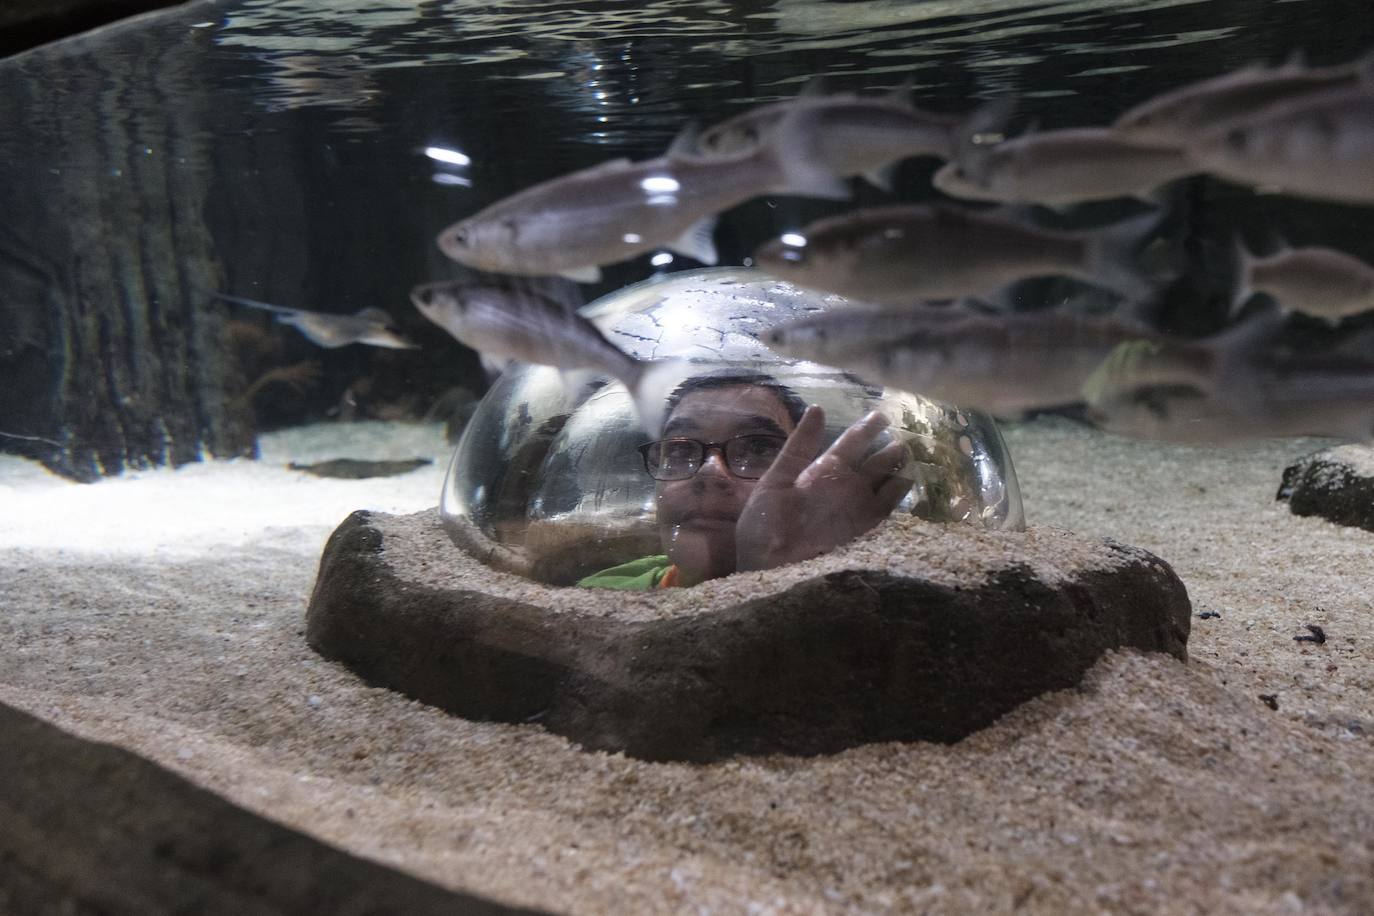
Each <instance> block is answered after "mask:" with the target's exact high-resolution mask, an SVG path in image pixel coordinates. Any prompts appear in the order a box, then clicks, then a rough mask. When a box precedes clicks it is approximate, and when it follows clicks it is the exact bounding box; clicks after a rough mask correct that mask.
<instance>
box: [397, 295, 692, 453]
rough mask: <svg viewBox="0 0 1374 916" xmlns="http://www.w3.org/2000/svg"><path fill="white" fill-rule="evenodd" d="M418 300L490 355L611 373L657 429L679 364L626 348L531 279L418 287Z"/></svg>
mask: <svg viewBox="0 0 1374 916" xmlns="http://www.w3.org/2000/svg"><path fill="white" fill-rule="evenodd" d="M410 300H411V302H413V303H414V304H415V307H416V308H417V309H419V311H420V313H421V314H422V315H424V316H425V317H426V318H428V319H429V320H430V321H432V322H434V323H435V324H437V325H438V326H439V327H441V328H443V329H444V330H445V331H447V332H448V333H449V335H450V336H452V337H453V338H454V339H455V340H457V341H458V342H459V343H462V344H465V345H466V346H469V347H471V348H472V349H474V350H477V351H478V352H479V353H481V354H482V355H483V357H484V358H492V357H494V358H496V359H501V360H507V359H515V360H520V361H522V362H527V363H538V364H541V365H546V366H556V367H558V368H559V369H566V370H584V369H585V370H592V371H594V372H599V373H602V374H604V375H609V376H610V377H612V378H614V379H616V380H618V381H619V382H620V383H621V384H623V385H624V386H625V388H626V389H627V390H628V391H629V393H630V397H631V398H632V400H633V401H634V403H635V409H636V410H637V411H638V412H639V416H640V420H641V421H642V422H643V423H644V424H645V428H646V429H650V430H653V429H656V428H657V425H658V417H659V416H660V415H661V412H662V410H663V397H664V395H666V394H667V389H666V384H667V383H666V381H664V382H662V383H661V384H660V382H661V379H660V372H661V371H668V372H671V371H672V367H673V366H674V363H673V362H671V361H663V362H656V361H652V360H643V359H638V358H636V357H634V356H631V355H630V354H628V353H626V352H624V351H623V350H621V349H620V348H619V347H617V346H616V345H615V344H613V343H611V342H610V341H609V340H607V339H606V337H605V335H603V334H602V333H601V331H600V330H599V329H598V328H597V327H596V325H594V324H592V323H591V322H590V321H588V320H587V319H586V318H584V317H582V316H581V315H579V314H578V313H577V311H576V309H575V307H574V306H573V305H572V303H569V302H564V301H560V300H559V299H557V298H555V297H553V296H550V295H547V294H545V293H544V292H542V291H540V290H539V289H535V288H531V287H528V286H523V287H522V286H516V285H511V284H503V283H497V282H475V281H474V282H468V281H443V282H438V283H425V284H421V285H419V286H416V287H415V288H414V289H412V290H411V292H410ZM664 377H665V378H666V376H664ZM660 388H663V390H659V389H660Z"/></svg>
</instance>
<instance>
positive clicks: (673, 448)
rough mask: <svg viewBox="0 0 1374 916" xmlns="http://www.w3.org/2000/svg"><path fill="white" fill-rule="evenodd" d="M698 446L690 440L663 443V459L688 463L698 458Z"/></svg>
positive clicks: (670, 440)
mask: <svg viewBox="0 0 1374 916" xmlns="http://www.w3.org/2000/svg"><path fill="white" fill-rule="evenodd" d="M696 452H697V445H696V443H695V442H693V441H691V440H690V439H678V440H672V439H669V440H668V441H667V442H665V443H663V457H664V459H666V460H669V461H688V460H691V459H693V458H695V457H696Z"/></svg>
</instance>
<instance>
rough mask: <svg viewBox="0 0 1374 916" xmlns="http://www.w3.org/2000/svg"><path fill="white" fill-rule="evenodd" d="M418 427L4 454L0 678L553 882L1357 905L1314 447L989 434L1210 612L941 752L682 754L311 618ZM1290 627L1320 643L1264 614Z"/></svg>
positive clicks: (83, 720) (1353, 633)
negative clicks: (432, 684) (499, 716)
mask: <svg viewBox="0 0 1374 916" xmlns="http://www.w3.org/2000/svg"><path fill="white" fill-rule="evenodd" d="M352 431H353V432H358V431H359V430H352ZM383 431H384V430H381V429H378V430H374V432H383ZM399 432H400V431H399V428H398V430H397V434H399ZM432 434H433V439H432V440H431V441H432V442H433V443H434V445H433V446H432V451H433V452H434V453H435V456H436V457H441V460H440V461H439V462H438V463H437V464H436V465H435V466H433V467H431V468H425V469H422V470H421V471H417V472H414V473H413V474H411V475H406V476H404V477H400V478H389V479H385V480H372V481H327V480H317V479H315V478H310V477H305V476H303V475H299V474H296V473H294V472H286V471H281V470H278V469H273V468H265V467H261V466H254V465H251V464H250V463H246V462H242V463H241V462H225V463H215V464H212V465H206V466H202V467H192V468H185V469H182V470H181V471H177V472H156V473H145V474H141V475H138V478H137V479H126V480H116V481H109V482H105V483H101V484H98V485H95V486H79V485H75V484H67V483H65V482H61V481H57V480H54V479H49V478H48V477H47V475H46V474H45V473H44V472H41V471H37V470H35V469H34V468H33V467H32V466H26V465H23V464H22V463H20V462H15V461H9V462H6V463H5V465H4V466H3V467H4V470H3V471H0V475H3V476H0V500H3V506H4V517H3V519H0V558H2V560H0V562H3V571H4V575H3V577H0V608H3V609H4V610H3V615H0V701H4V702H6V703H10V704H13V705H15V706H18V707H20V708H23V709H26V710H29V711H31V712H33V713H35V714H37V715H40V716H43V717H44V718H47V719H49V720H51V721H53V722H55V723H56V724H58V725H60V726H62V727H64V728H68V729H70V730H72V731H74V732H76V733H78V734H81V735H84V736H87V737H93V738H98V739H101V740H110V741H114V742H116V743H119V744H121V745H123V746H125V747H128V748H130V749H132V750H134V751H136V752H138V753H141V754H144V755H146V756H148V757H150V758H152V759H154V760H156V761H158V762H160V763H162V764H164V765H166V766H168V767H170V768H172V769H174V770H176V771H178V772H180V773H182V774H184V775H186V776H188V777H189V778H191V779H192V780H194V781H196V782H198V783H200V784H202V785H205V786H207V787H209V788H211V789H213V790H215V791H217V792H220V793H222V794H224V795H225V796H227V797H228V798H230V799H231V800H233V801H235V802H237V803H240V804H243V805H245V806H247V807H249V808H251V809H253V810H255V811H259V812H261V813H263V814H266V815H268V816H270V817H273V818H275V819H278V820H280V821H282V822H284V823H287V824H290V825H292V826H296V827H299V828H301V829H304V830H307V831H309V832H311V833H313V834H315V835H317V836H319V837H321V838H323V839H325V840H327V841H329V842H332V843H335V844H337V845H340V846H343V847H345V848H347V849H349V850H351V851H354V852H356V853H359V854H362V855H365V856H369V857H371V858H375V859H377V860H379V861H383V862H387V863H391V864H394V865H396V866H398V867H401V868H404V869H406V870H408V871H411V872H413V873H415V874H417V875H420V876H422V877H424V878H427V879H429V880H432V881H435V882H438V883H441V884H445V885H448V886H452V887H456V888H463V889H465V890H470V891H474V892H477V893H481V894H486V895H489V896H493V897H497V898H499V899H502V900H505V901H509V902H513V903H519V904H525V905H532V906H539V907H544V908H548V909H551V910H556V911H566V912H575V913H588V914H591V913H605V912H626V913H652V912H675V913H676V912H692V913H699V912H718V913H767V912H788V913H794V912H795V913H812V912H843V911H854V912H884V911H890V912H898V911H901V912H911V911H918V912H969V911H992V912H1007V911H1011V910H1014V909H1016V910H1021V911H1026V912H1037V913H1063V912H1068V911H1075V912H1084V911H1088V912H1092V911H1111V912H1125V911H1139V912H1231V913H1271V912H1272V913H1277V912H1317V913H1327V912H1345V913H1369V912H1374V534H1372V533H1370V532H1367V531H1360V530H1358V529H1348V528H1340V527H1337V526H1334V525H1331V524H1328V523H1326V522H1323V521H1321V520H1318V519H1315V518H1295V517H1293V516H1291V515H1290V514H1289V512H1288V510H1287V507H1286V505H1285V504H1283V503H1277V502H1275V500H1274V492H1275V491H1276V490H1277V488H1278V483H1279V477H1280V473H1281V471H1282V469H1283V467H1284V466H1285V465H1286V464H1288V463H1290V462H1291V461H1292V460H1294V459H1296V458H1297V457H1299V456H1301V455H1303V454H1306V453H1307V452H1310V451H1312V450H1315V449H1316V448H1319V447H1321V446H1322V445H1323V444H1326V443H1322V442H1318V441H1315V440H1312V441H1306V442H1287V443H1272V444H1266V445H1263V446H1259V447H1254V448H1245V449H1232V450H1226V451H1222V450H1204V449H1184V448H1171V447H1164V446H1157V445H1149V444H1137V443H1132V442H1128V441H1126V440H1120V439H1114V438H1108V437H1104V436H1101V435H1098V434H1094V433H1090V432H1086V431H1084V430H1082V429H1080V428H1078V427H1075V426H1072V425H1070V424H1068V423H1064V422H1045V421H1040V422H1036V423H1033V424H1029V425H1026V426H1022V427H1015V428H1010V429H1008V430H1007V439H1008V442H1009V445H1010V447H1011V450H1012V454H1013V456H1014V457H1015V459H1016V462H1017V469H1018V472H1019V475H1020V478H1021V483H1022V489H1023V492H1024V495H1025V499H1026V510H1027V516H1028V519H1029V520H1030V522H1031V523H1032V524H1038V525H1055V526H1062V527H1065V528H1069V529H1073V530H1075V531H1077V532H1079V533H1081V534H1088V535H1106V536H1111V537H1114V538H1116V539H1118V540H1121V541H1124V542H1126V543H1129V544H1134V545H1137V546H1140V547H1144V548H1147V549H1149V550H1152V551H1154V552H1155V553H1157V554H1159V555H1160V556H1162V557H1163V558H1164V559H1166V560H1168V561H1169V562H1170V563H1172V564H1173V565H1174V567H1175V569H1176V570H1177V571H1178V573H1179V575H1180V576H1181V577H1182V578H1183V580H1184V582H1185V583H1186V584H1187V585H1188V588H1189V592H1190V594H1191V595H1192V598H1193V602H1194V605H1195V610H1197V611H1202V610H1212V611H1216V612H1219V613H1220V614H1221V615H1222V616H1221V618H1220V619H1208V620H1199V619H1196V618H1195V619H1194V622H1193V635H1192V639H1191V641H1190V647H1189V648H1190V653H1191V656H1192V660H1191V661H1190V663H1189V664H1187V665H1183V664H1180V663H1178V662H1176V661H1174V660H1172V659H1169V658H1167V657H1162V656H1146V655H1140V654H1135V653H1112V654H1109V655H1108V656H1106V657H1104V659H1103V660H1102V661H1101V662H1100V663H1099V664H1098V665H1097V666H1096V667H1095V668H1093V669H1092V671H1091V672H1090V673H1089V675H1088V677H1087V679H1086V681H1085V683H1084V684H1083V685H1082V687H1081V688H1080V689H1078V690H1072V691H1063V692H1060V693H1057V694H1052V695H1048V696H1044V697H1041V698H1039V699H1037V700H1035V701H1032V702H1031V703H1028V704H1026V705H1025V706H1023V707H1021V708H1020V709H1018V710H1017V711H1016V712H1014V713H1012V714H1011V715H1009V716H1007V717H1006V718H1005V719H1003V720H1002V721H1000V722H999V723H997V724H996V725H994V726H993V727H991V728H988V729H985V730H984V731H982V732H979V733H977V734H975V735H974V736H972V737H971V738H969V739H967V740H965V741H963V742H961V743H959V744H958V745H954V746H951V747H947V746H939V745H929V744H907V745H902V744H885V745H873V746H868V747H862V748H857V749H854V750H851V751H847V752H845V753H842V754H839V755H835V756H832V757H821V758H812V759H800V758H789V757H777V756H774V757H764V758H739V759H735V760H732V761H727V762H722V763H717V764H712V765H707V766H689V765H683V764H646V763H642V762H639V761H635V760H631V759H626V758H624V757H622V756H612V755H606V754H600V753H585V752H582V751H579V750H578V749H577V748H575V747H573V746H571V745H570V744H569V743H568V742H567V741H565V740H563V739H562V738H559V737H557V736H553V735H549V734H547V733H545V732H544V731H542V730H541V729H540V728H538V727H537V726H510V725H496V724H487V723H475V722H468V721H464V720H461V719H456V718H453V717H450V716H447V715H445V714H443V713H440V712H437V711H435V710H433V709H430V708H427V707H424V706H421V705H420V704H417V703H413V702H411V701H408V700H406V699H404V698H402V697H400V696H397V695H395V694H392V693H390V692H388V691H385V690H377V689H372V688H369V687H367V686H366V685H364V684H362V683H361V682H360V681H358V679H357V678H355V677H354V676H353V675H351V674H350V673H349V672H348V671H346V670H345V669H343V668H341V667H339V666H337V665H334V664H332V663H328V662H325V661H323V660H321V659H319V658H318V657H316V656H315V655H314V654H313V653H312V652H311V651H310V650H309V648H308V647H307V646H306V645H305V643H304V639H303V635H302V633H303V615H304V610H305V603H306V600H307V598H308V595H309V590H310V588H311V585H312V581H313V577H314V572H315V566H316V563H317V561H318V558H319V549H320V547H321V545H322V543H323V538H324V536H325V535H326V534H327V533H328V531H329V530H330V529H331V528H332V527H333V525H334V524H336V523H337V522H338V521H340V520H342V518H343V517H344V516H345V515H346V514H347V512H348V511H349V510H351V509H353V508H362V507H372V508H378V509H383V510H386V511H393V512H409V511H414V510H416V509H419V508H422V507H424V506H428V505H433V504H434V503H435V502H436V501H437V495H438V491H439V481H440V479H441V477H442V473H443V463H444V460H443V459H446V457H447V449H445V448H444V447H443V446H442V439H441V435H440V433H439V432H438V430H437V428H435V429H434V430H432ZM278 446H280V450H278ZM307 448H311V449H318V450H317V451H313V452H310V453H309V454H306V450H307ZM407 448H408V449H409V450H407ZM407 448H403V449H401V451H400V452H393V453H391V454H376V453H371V454H364V453H362V452H361V451H360V449H361V446H359V445H357V444H355V445H353V446H350V447H349V448H347V449H345V450H344V451H342V452H338V453H336V454H327V453H326V452H325V450H324V448H323V447H322V446H307V445H306V444H304V443H301V444H292V443H288V442H274V443H271V447H270V448H268V447H265V448H264V452H265V453H270V454H272V456H273V460H274V461H278V462H283V463H284V461H285V460H286V456H287V454H288V452H291V451H292V450H293V449H300V452H297V453H295V454H292V455H291V457H304V458H305V459H306V460H317V459H321V458H328V457H336V456H339V455H344V454H347V455H349V456H352V457H396V458H400V457H411V456H412V455H422V454H426V452H424V451H422V450H416V449H417V448H419V447H418V446H415V445H413V444H411V445H410V446H408V447H407ZM16 465H19V467H17V468H16ZM221 513H223V514H222V515H221ZM1309 623H1310V624H1319V625H1320V626H1322V627H1323V628H1324V629H1325V632H1326V634H1327V636H1328V642H1327V643H1326V644H1325V645H1322V646H1317V645H1313V644H1311V643H1306V642H1295V641H1294V640H1293V637H1294V636H1298V635H1302V634H1304V633H1306V632H1307V631H1306V630H1305V629H1304V625H1305V624H1309ZM1259 694H1266V695H1274V696H1275V697H1276V699H1277V702H1278V706H1279V708H1278V710H1277V711H1274V710H1271V709H1269V708H1268V707H1267V706H1266V705H1265V704H1264V703H1262V702H1261V701H1260V700H1259V699H1258V695H1259Z"/></svg>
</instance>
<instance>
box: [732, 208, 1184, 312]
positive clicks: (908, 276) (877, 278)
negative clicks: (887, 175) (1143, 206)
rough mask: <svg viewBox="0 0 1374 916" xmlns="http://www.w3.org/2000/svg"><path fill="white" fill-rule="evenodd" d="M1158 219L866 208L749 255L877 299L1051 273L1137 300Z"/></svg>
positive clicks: (1148, 285)
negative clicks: (1084, 228) (1078, 222)
mask: <svg viewBox="0 0 1374 916" xmlns="http://www.w3.org/2000/svg"><path fill="white" fill-rule="evenodd" d="M1158 221H1159V214H1157V213H1147V214H1144V215H1142V216H1138V217H1132V218H1130V219H1127V220H1124V221H1121V222H1118V223H1115V224H1112V225H1110V226H1107V227H1105V228H1102V229H1096V230H1091V231H1088V232H1060V231H1053V230H1048V229H1041V228H1039V227H1036V226H1032V225H1030V224H1028V223H1024V222H1021V221H1019V220H1015V219H1011V218H1008V217H1007V216H1004V215H999V214H996V213H988V212H973V211H967V210H962V209H959V208H956V207H951V206H946V205H926V204H917V205H896V206H886V207H872V208H868V209H860V210H855V211H853V212H850V213H845V214H841V215H839V216H834V217H828V218H825V219H821V220H818V221H816V222H814V223H811V224H810V225H808V226H806V227H805V228H804V229H801V230H798V231H796V232H792V233H787V234H785V235H783V236H782V237H780V238H778V239H774V240H773V241H770V242H767V243H765V244H764V245H762V246H760V247H759V248H758V250H757V251H755V252H754V262H755V263H756V264H757V265H758V266H759V267H760V268H762V269H763V270H766V271H768V272H769V273H771V274H774V275H775V276H777V277H779V278H781V279H784V280H787V281H789V282H792V283H795V284H797V285H798V286H805V287H808V288H810V289H816V290H822V291H825V292H830V293H836V294H838V295H841V296H845V297H848V298H850V299H855V300H859V301H862V302H868V303H875V304H880V305H889V304H890V305H897V304H902V303H910V302H916V301H920V300H941V299H957V298H960V297H962V296H976V295H979V294H981V293H989V292H992V291H995V290H998V289H1001V288H1003V287H1005V286H1007V285H1008V284H1010V283H1013V282H1015V281H1017V280H1020V279H1022V278H1025V277H1036V276H1051V275H1063V276H1068V277H1074V278H1076V279H1079V280H1082V281H1085V282H1088V283H1092V284H1094V285H1098V286H1103V287H1106V288H1108V289H1111V290H1113V291H1115V292H1117V293H1119V294H1120V295H1122V296H1123V297H1125V298H1127V299H1130V300H1140V299H1145V298H1147V297H1149V296H1150V295H1151V293H1153V291H1154V287H1155V279H1154V278H1152V277H1150V276H1148V275H1147V272H1146V271H1145V269H1144V268H1143V267H1142V266H1141V265H1140V264H1138V263H1137V262H1136V260H1135V257H1134V253H1135V251H1136V250H1137V249H1138V248H1139V247H1141V245H1142V243H1143V239H1144V237H1145V236H1147V235H1148V234H1149V233H1150V232H1151V231H1152V230H1153V229H1154V228H1155V226H1156V225H1157V224H1158Z"/></svg>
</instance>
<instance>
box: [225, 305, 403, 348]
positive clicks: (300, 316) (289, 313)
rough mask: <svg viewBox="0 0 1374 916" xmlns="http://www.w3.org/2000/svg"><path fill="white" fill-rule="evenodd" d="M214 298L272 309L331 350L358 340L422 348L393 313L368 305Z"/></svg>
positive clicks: (307, 337)
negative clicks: (343, 308) (322, 308)
mask: <svg viewBox="0 0 1374 916" xmlns="http://www.w3.org/2000/svg"><path fill="white" fill-rule="evenodd" d="M215 297H216V298H217V299H223V300H224V301H226V302H233V303H234V304H236V305H246V306H248V307H249V308H255V309H261V310H263V311H267V312H271V313H272V314H273V315H274V316H275V317H276V319H277V321H278V322H280V323H281V324H289V325H291V326H292V327H294V328H295V329H296V330H298V331H300V332H301V333H302V334H304V335H305V337H306V339H307V340H309V341H310V342H311V343H313V344H315V345H316V346H320V347H324V348H326V349H329V350H333V349H336V348H338V347H346V346H348V345H349V344H355V343H358V344H367V345H369V346H373V347H386V348H388V349H392V350H418V349H419V348H420V345H419V344H417V343H414V342H412V341H410V340H408V339H407V338H406V337H405V336H403V335H402V334H401V333H400V331H398V330H396V323H395V322H394V321H393V320H392V318H391V316H390V315H388V314H387V313H386V312H384V311H382V310H381V309H378V308H365V309H362V310H360V311H358V312H355V313H354V314H352V315H334V314H330V313H328V312H310V311H306V310H305V309H293V308H287V307H286V306H282V305H272V304H270V303H267V302H259V301H257V300H256V299H244V298H243V297H242V296H230V295H227V294H225V293H216V294H215Z"/></svg>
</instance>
